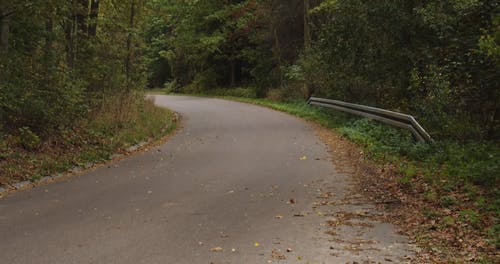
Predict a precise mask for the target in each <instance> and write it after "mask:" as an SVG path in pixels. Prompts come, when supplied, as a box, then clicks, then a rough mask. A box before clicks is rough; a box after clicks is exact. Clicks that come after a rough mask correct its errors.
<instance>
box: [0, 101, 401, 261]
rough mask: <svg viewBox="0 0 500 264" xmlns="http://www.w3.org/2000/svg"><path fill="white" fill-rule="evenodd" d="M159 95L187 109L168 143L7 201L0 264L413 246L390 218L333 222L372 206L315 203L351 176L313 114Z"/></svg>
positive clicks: (351, 257)
mask: <svg viewBox="0 0 500 264" xmlns="http://www.w3.org/2000/svg"><path fill="white" fill-rule="evenodd" d="M156 103H157V104H158V105H161V106H165V107H168V108H170V109H172V110H174V111H176V112H178V113H180V115H181V116H182V128H181V129H180V130H179V131H178V132H177V133H176V135H174V136H173V137H172V138H171V139H170V140H169V141H168V142H167V143H165V144H164V145H162V146H159V147H152V148H151V149H149V150H148V151H146V152H143V153H139V154H137V155H134V156H132V157H129V158H127V159H124V160H122V161H118V162H115V163H111V164H110V165H107V166H104V167H101V168H98V169H96V170H94V171H91V172H89V173H86V174H83V175H80V176H76V177H73V178H70V179H67V180H65V181H61V182H57V183H54V184H50V185H46V186H40V187H37V188H35V189H33V190H29V191H24V192H18V193H14V194H11V195H9V196H7V197H6V198H3V199H1V200H0V249H1V250H0V263H6V264H7V263H8V264H16V263H37V264H45V263H47V264H54V263H64V264H69V263H120V264H126V263H133V264H137V263H148V264H150V263H206V264H209V263H214V264H216V263H346V262H349V261H350V262H352V261H358V262H362V261H365V260H373V261H380V262H389V261H390V262H393V263H394V262H396V263H398V262H401V261H402V260H403V258H404V257H405V256H410V255H411V251H410V249H409V245H408V243H407V240H406V238H404V237H402V236H399V235H397V234H395V232H394V229H395V228H394V227H393V226H391V225H389V224H386V223H382V222H377V221H372V220H366V219H364V220H363V219H362V218H358V219H353V221H351V222H350V223H349V224H348V225H339V226H338V227H337V228H336V229H332V227H334V226H335V221H336V220H338V219H339V217H340V216H343V215H345V214H341V215H340V216H339V214H338V213H339V212H341V211H342V210H344V211H345V210H348V211H350V212H359V210H365V211H367V212H370V213H373V212H375V209H373V207H371V206H369V205H365V206H361V207H360V206H359V205H358V207H356V206H354V205H352V206H351V205H347V207H346V205H344V207H342V206H335V205H331V206H329V207H328V206H327V207H321V208H322V209H318V208H315V207H316V206H315V205H317V204H318V202H321V201H322V200H321V199H324V198H328V199H330V200H332V201H335V200H338V201H340V200H341V199H343V198H344V197H345V196H346V195H347V188H348V186H349V184H350V180H349V177H348V176H347V175H344V174H341V173H338V172H336V170H335V167H334V166H333V165H332V163H331V161H330V160H329V155H328V152H327V150H326V147H325V145H324V144H323V143H321V142H320V141H319V140H318V139H317V137H316V135H315V133H314V129H313V128H312V127H310V126H309V125H308V124H307V123H306V122H304V121H302V120H300V119H297V118H295V117H292V116H289V115H287V114H284V113H280V112H276V111H273V110H269V109H266V108H262V107H258V106H254V105H249V104H243V103H237V102H230V101H224V100H218V99H209V98H196V97H184V96H156ZM325 193H327V194H328V195H327V197H322V196H321V195H323V194H325ZM318 199H319V200H318ZM332 204H333V203H332ZM321 210H324V211H321ZM327 211H328V212H330V214H329V215H328V214H326V213H324V212H327ZM331 212H337V214H335V213H334V214H331ZM344 218H345V217H344ZM329 220H330V222H329V223H330V224H327V221H329ZM360 221H361V222H360ZM362 221H365V222H366V221H370V223H365V224H363V223H362ZM332 230H334V231H332Z"/></svg>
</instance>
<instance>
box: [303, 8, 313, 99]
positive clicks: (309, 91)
mask: <svg viewBox="0 0 500 264" xmlns="http://www.w3.org/2000/svg"><path fill="white" fill-rule="evenodd" d="M309 1H310V0H304V57H306V58H307V56H308V55H309V49H310V48H311V28H310V26H309V7H310V6H309V5H310V3H309ZM304 91H306V97H307V99H309V97H311V96H312V94H313V89H312V87H311V86H310V85H309V83H308V82H307V77H306V76H305V77H304Z"/></svg>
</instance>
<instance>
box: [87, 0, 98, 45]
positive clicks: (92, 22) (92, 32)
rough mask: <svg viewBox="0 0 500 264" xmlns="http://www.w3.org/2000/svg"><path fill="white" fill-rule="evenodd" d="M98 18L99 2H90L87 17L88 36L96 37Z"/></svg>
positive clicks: (93, 0) (95, 0)
mask: <svg viewBox="0 0 500 264" xmlns="http://www.w3.org/2000/svg"><path fill="white" fill-rule="evenodd" d="M98 17H99V0H91V2H90V15H89V36H92V37H95V36H96V35H97V19H98Z"/></svg>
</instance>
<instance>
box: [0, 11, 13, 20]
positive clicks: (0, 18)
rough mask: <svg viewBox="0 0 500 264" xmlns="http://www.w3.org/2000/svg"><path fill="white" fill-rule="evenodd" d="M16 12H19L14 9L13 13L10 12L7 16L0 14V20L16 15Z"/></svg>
mask: <svg viewBox="0 0 500 264" xmlns="http://www.w3.org/2000/svg"><path fill="white" fill-rule="evenodd" d="M16 12H17V10H15V9H14V10H12V11H9V12H7V13H5V14H0V20H2V19H4V18H7V17H9V16H11V15H13V14H15V13H16Z"/></svg>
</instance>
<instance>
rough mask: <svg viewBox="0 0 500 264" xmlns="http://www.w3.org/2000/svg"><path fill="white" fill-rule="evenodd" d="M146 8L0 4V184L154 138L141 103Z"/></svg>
mask: <svg viewBox="0 0 500 264" xmlns="http://www.w3.org/2000/svg"><path fill="white" fill-rule="evenodd" d="M146 15H147V8H146V7H145V2H144V1H142V2H141V1H134V0H131V1H118V2H116V1H97V0H91V1H90V0H79V1H60V0H49V1H18V0H15V1H14V0H12V1H11V0H2V1H0V121H1V122H0V187H6V185H7V186H8V185H11V184H13V183H16V182H19V181H25V180H31V181H36V180H38V179H40V178H42V177H44V176H50V175H53V174H54V173H59V172H64V171H67V170H68V169H71V168H73V167H75V166H79V167H85V166H90V165H91V164H93V163H95V162H100V161H103V160H107V159H109V158H110V157H111V156H112V154H114V153H116V152H124V151H125V149H126V148H127V147H129V146H131V145H134V144H137V143H139V142H143V141H148V140H150V139H158V138H160V137H162V136H163V135H165V134H167V133H168V132H170V131H172V129H173V127H174V125H175V124H174V123H173V115H172V113H171V112H169V111H168V110H165V109H159V108H157V107H155V106H154V104H153V103H152V102H151V101H150V100H145V92H144V87H145V86H146V78H145V77H144V76H146V74H145V71H144V67H145V63H144V61H143V60H142V59H141V56H140V53H141V51H142V50H143V48H144V46H143V40H142V38H141V36H140V35H139V32H141V27H142V22H143V21H144V17H145V16H146Z"/></svg>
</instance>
